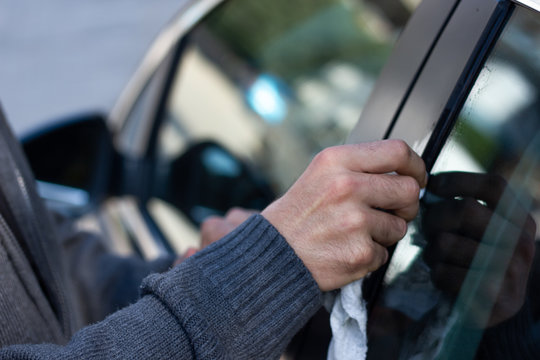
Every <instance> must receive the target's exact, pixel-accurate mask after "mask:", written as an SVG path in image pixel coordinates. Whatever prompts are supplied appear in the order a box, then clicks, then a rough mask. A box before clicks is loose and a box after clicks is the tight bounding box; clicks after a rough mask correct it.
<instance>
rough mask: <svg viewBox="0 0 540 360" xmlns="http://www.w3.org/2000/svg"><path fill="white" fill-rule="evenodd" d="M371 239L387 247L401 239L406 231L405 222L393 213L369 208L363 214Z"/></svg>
mask: <svg viewBox="0 0 540 360" xmlns="http://www.w3.org/2000/svg"><path fill="white" fill-rule="evenodd" d="M364 218H365V219H366V220H365V222H366V224H367V227H368V228H369V233H370V234H371V237H372V239H373V241H375V242H376V243H378V244H380V245H382V246H384V247H388V246H392V245H394V244H395V243H396V242H398V241H399V240H401V239H403V237H404V236H405V234H406V233H407V222H406V221H405V220H404V219H402V218H400V217H398V216H395V215H392V214H389V213H386V212H383V211H378V210H369V211H367V212H366V213H365V214H364Z"/></svg>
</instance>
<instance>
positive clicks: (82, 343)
mask: <svg viewBox="0 0 540 360" xmlns="http://www.w3.org/2000/svg"><path fill="white" fill-rule="evenodd" d="M320 305H321V293H320V291H319V289H318V286H317V284H316V282H315V281H314V280H313V278H312V277H311V274H310V273H309V271H308V270H307V269H306V268H305V266H304V265H303V263H302V262H301V260H300V259H299V258H298V257H297V256H296V255H295V253H294V251H293V250H292V249H291V248H290V247H289V245H288V244H287V242H286V241H285V239H283V237H282V236H281V235H280V234H279V233H278V232H277V231H276V229H275V228H274V227H272V225H271V224H269V223H268V222H267V221H266V220H265V219H264V218H263V217H262V216H260V215H257V216H253V217H251V218H250V219H249V220H248V221H246V222H245V223H244V224H242V225H241V226H240V227H239V228H237V229H236V230H235V231H234V232H233V233H231V234H229V235H228V236H227V237H225V238H224V239H222V240H220V241H218V242H217V243H215V244H213V245H211V246H209V247H208V248H207V249H205V250H204V251H201V252H200V253H198V254H196V255H194V256H192V257H191V258H189V259H188V260H186V261H185V262H183V263H182V264H181V265H179V266H177V267H175V268H174V269H172V270H170V271H169V272H167V273H165V274H154V275H151V276H149V277H148V278H146V279H145V281H144V283H143V285H142V298H141V300H139V301H138V302H137V303H135V304H133V305H131V306H129V307H127V308H124V309H123V310H121V311H118V312H116V313H114V314H112V315H111V316H109V317H108V318H106V319H105V320H104V321H102V322H100V323H97V324H95V325H92V326H89V327H86V328H84V329H82V330H81V331H79V332H78V333H77V334H75V336H74V337H73V338H72V340H71V341H70V342H69V344H67V345H66V346H58V345H47V344H45V345H16V346H11V347H7V348H4V349H2V351H0V359H4V358H5V359H8V358H9V359H12V358H17V359H41V358H55V359H75V358H76V359H85V358H93V359H102V358H103V359H130V358H152V359H195V358H196V359H277V358H278V357H279V356H280V354H281V353H282V352H283V351H284V349H285V346H286V345H287V343H288V342H289V341H290V340H291V338H292V337H293V335H294V334H295V333H296V332H297V331H298V330H299V329H300V328H301V327H302V325H303V324H305V323H306V322H307V320H308V319H309V318H310V317H311V316H312V315H313V314H314V313H315V311H316V310H317V309H318V308H319V307H320Z"/></svg>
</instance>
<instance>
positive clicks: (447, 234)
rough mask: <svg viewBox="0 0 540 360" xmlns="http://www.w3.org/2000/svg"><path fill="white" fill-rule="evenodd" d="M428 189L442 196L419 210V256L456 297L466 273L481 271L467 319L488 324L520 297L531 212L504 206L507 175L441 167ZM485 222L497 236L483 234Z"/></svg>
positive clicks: (510, 312)
mask: <svg viewBox="0 0 540 360" xmlns="http://www.w3.org/2000/svg"><path fill="white" fill-rule="evenodd" d="M428 190H429V192H431V193H433V194H435V195H437V196H440V197H441V198H443V200H442V201H440V202H437V203H435V204H431V205H426V211H425V213H424V216H423V230H424V232H425V234H426V236H427V238H428V241H429V243H428V245H427V246H426V249H425V251H424V259H425V260H426V263H427V264H428V265H429V266H430V267H431V268H432V272H431V276H432V280H433V283H434V284H435V286H437V287H438V288H439V289H441V290H442V291H443V292H445V293H447V294H449V295H450V296H454V297H456V296H457V295H458V294H459V293H460V291H461V286H462V284H463V282H464V281H465V277H466V276H468V277H472V278H474V277H480V276H482V277H481V278H480V279H479V280H481V281H480V287H479V289H478V292H477V293H476V294H475V297H474V302H473V304H471V306H470V309H471V311H470V317H469V318H468V321H469V325H472V326H474V327H486V326H488V327H490V326H494V325H496V324H498V323H500V322H502V321H504V320H507V319H509V318H510V317H512V316H514V315H515V314H516V313H517V312H518V311H519V309H520V308H521V307H522V306H523V303H524V301H525V296H526V291H527V280H526V279H527V278H528V274H529V272H530V270H531V265H532V262H533V258H534V239H535V235H536V224H535V222H534V220H533V219H532V217H531V216H530V215H529V214H528V212H527V210H526V209H525V208H524V207H523V206H521V205H519V204H517V203H516V204H512V205H513V206H509V205H510V203H514V199H515V197H513V196H508V195H509V194H510V190H509V189H508V187H507V184H506V181H505V180H504V179H503V178H501V177H499V176H496V175H489V174H473V173H460V172H449V173H442V174H438V175H436V176H433V177H432V178H431V180H430V182H429V184H428ZM503 194H504V195H503ZM478 200H481V201H483V202H484V204H485V205H484V204H481V203H480V202H479V201H478ZM488 225H489V226H490V228H491V229H493V228H495V227H496V228H497V234H496V235H497V237H498V238H500V239H501V241H498V242H497V243H494V241H493V239H492V238H488V237H486V229H487V228H488ZM494 237H495V236H494ZM488 255H490V256H491V261H490V262H489V263H488V264H486V265H485V266H479V265H473V264H474V263H473V259H474V258H475V257H480V258H482V259H488ZM487 304H493V308H491V307H490V306H486V305H487ZM486 311H489V313H487V312H486Z"/></svg>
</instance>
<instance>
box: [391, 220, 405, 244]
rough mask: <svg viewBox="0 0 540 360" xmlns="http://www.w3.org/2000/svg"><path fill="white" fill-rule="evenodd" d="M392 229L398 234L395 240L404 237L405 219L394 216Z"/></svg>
mask: <svg viewBox="0 0 540 360" xmlns="http://www.w3.org/2000/svg"><path fill="white" fill-rule="evenodd" d="M394 218H395V220H394V229H395V233H396V234H398V238H397V239H396V240H401V239H403V238H404V237H405V235H406V234H407V230H408V229H407V221H405V219H402V218H399V217H394Z"/></svg>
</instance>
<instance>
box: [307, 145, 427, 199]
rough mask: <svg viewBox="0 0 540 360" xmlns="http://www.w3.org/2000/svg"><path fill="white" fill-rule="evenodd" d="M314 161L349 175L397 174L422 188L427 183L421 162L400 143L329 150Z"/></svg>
mask: <svg viewBox="0 0 540 360" xmlns="http://www.w3.org/2000/svg"><path fill="white" fill-rule="evenodd" d="M317 161H318V162H323V163H340V164H342V165H343V166H345V167H346V168H348V169H349V170H351V171H355V172H362V173H372V174H385V173H391V172H396V173H397V174H399V175H405V176H410V177H412V178H414V179H415V180H416V181H417V183H418V184H419V186H420V187H421V188H423V187H425V186H426V183H427V175H426V167H425V164H424V161H423V160H422V158H421V157H420V156H418V154H416V153H415V152H414V151H413V150H412V149H411V148H410V147H409V146H408V145H407V144H406V143H405V142H404V141H402V140H385V141H377V142H371V143H362V144H354V145H343V146H337V147H332V148H328V149H325V150H323V151H322V152H321V153H319V155H317Z"/></svg>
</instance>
